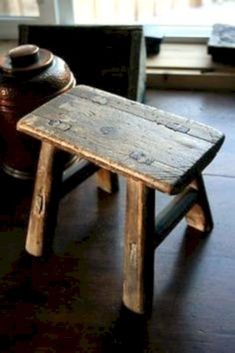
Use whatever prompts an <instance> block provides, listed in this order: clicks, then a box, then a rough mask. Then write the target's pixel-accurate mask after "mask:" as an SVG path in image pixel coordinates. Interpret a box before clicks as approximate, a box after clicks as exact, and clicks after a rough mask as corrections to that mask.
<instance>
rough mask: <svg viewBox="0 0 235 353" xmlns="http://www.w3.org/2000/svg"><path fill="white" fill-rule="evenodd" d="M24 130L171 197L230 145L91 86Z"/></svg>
mask: <svg viewBox="0 0 235 353" xmlns="http://www.w3.org/2000/svg"><path fill="white" fill-rule="evenodd" d="M18 129H19V130H20V131H23V132H25V133H27V134H30V135H32V136H34V137H36V138H38V139H42V140H45V141H47V142H49V143H52V144H53V145H54V146H57V147H59V148H62V149H64V150H66V151H68V152H71V153H75V154H78V155H80V156H82V157H83V158H85V159H87V160H90V161H91V162H94V163H95V164H98V165H99V166H101V167H104V168H105V169H108V170H111V171H114V172H118V173H121V174H123V175H126V176H130V177H132V178H135V179H137V180H140V181H143V182H144V183H146V185H148V186H149V187H153V188H156V189H158V190H160V191H162V192H166V193H169V194H176V193H179V192H181V191H183V189H184V187H185V186H186V185H187V184H189V183H190V182H192V181H193V179H194V178H195V173H196V172H197V171H198V170H199V171H202V170H203V169H204V168H205V167H206V166H207V165H208V164H209V163H210V162H211V160H212V159H213V158H214V156H215V154H216V153H217V151H218V150H219V148H220V146H221V145H222V143H223V140H224V136H223V134H221V133H220V132H218V131H217V130H215V129H213V128H211V127H209V126H207V125H203V124H200V123H197V122H195V121H192V120H189V119H185V118H182V117H179V116H176V115H173V114H170V113H166V112H164V111H161V110H158V109H156V108H152V107H148V106H146V105H143V104H140V103H137V102H133V101H130V100H128V99H125V98H122V97H119V96H116V95H113V94H110V93H107V92H104V91H101V90H98V89H94V88H91V87H88V86H77V87H75V88H73V89H71V90H70V91H69V92H68V93H64V94H62V95H60V96H59V97H57V98H54V99H53V100H51V101H50V102H48V103H46V104H45V105H43V106H41V107H40V108H38V109H36V110H35V111H34V112H32V113H31V114H29V115H28V116H26V117H25V118H24V119H22V120H21V121H20V122H19V123H18Z"/></svg>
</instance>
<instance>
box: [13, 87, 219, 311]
mask: <svg viewBox="0 0 235 353" xmlns="http://www.w3.org/2000/svg"><path fill="white" fill-rule="evenodd" d="M17 127H18V129H19V130H20V131H22V132H25V133H27V134H29V135H31V136H33V137H34V138H37V139H39V140H41V142H42V145H41V151H40V156H39V163H38V169H37V175H36V181H35V188H34V195H33V201H32V207H31V213H30V219H29V226H28V233H27V239H26V249H27V251H28V252H30V253H31V254H33V255H35V256H41V255H42V254H43V253H44V251H45V249H48V247H49V246H48V240H49V239H50V238H51V235H52V234H53V231H54V228H55V224H56V215H57V211H58V203H59V198H58V195H59V194H60V190H59V188H60V186H61V180H62V178H61V176H62V167H61V164H60V163H59V157H60V153H59V151H60V150H65V151H67V152H70V153H73V154H75V155H77V156H78V157H80V158H84V159H85V160H88V161H90V162H89V163H91V164H92V165H95V167H96V165H98V166H99V167H101V168H103V169H102V170H101V171H99V172H101V174H100V175H101V176H102V178H103V180H105V183H106V185H107V184H108V183H107V182H106V181H107V180H112V178H111V177H110V178H109V177H108V176H109V173H110V175H113V174H112V172H115V173H117V174H123V175H124V176H126V177H127V202H126V225H125V249H124V251H125V252H124V279H123V302H124V304H125V305H126V306H127V307H128V308H129V309H131V310H132V311H135V312H137V313H144V312H145V311H146V310H147V308H150V307H151V304H152V294H153V278H154V250H155V248H156V247H157V246H159V245H160V243H161V242H162V241H163V240H164V239H165V238H166V236H167V235H168V234H169V233H170V232H171V230H172V229H173V228H174V227H175V226H176V224H177V223H179V221H180V220H181V219H182V218H183V217H185V218H186V221H187V224H188V226H190V227H193V228H195V229H197V230H199V231H202V232H209V231H211V229H212V227H213V220H212V215H211V212H210V207H209V202H208V199H207V195H206V189H205V186H204V183H203V177H202V171H203V169H204V168H205V167H206V166H207V165H208V164H209V163H210V162H211V161H212V159H213V158H214V156H215V154H216V153H217V151H218V150H219V148H220V146H221V145H222V143H223V140H224V135H223V134H222V133H220V132H219V131H217V130H215V129H213V128H212V127H209V126H206V125H203V124H200V123H198V122H195V121H192V120H189V119H185V118H182V117H179V116H176V115H173V114H169V113H166V112H163V111H161V110H158V109H156V108H151V107H148V106H146V105H144V104H140V103H137V102H133V101H131V100H128V99H125V98H122V97H119V96H116V95H114V94H110V93H107V92H104V91H101V90H98V89H95V88H92V87H88V86H77V87H75V88H73V89H71V90H70V91H69V92H66V93H63V94H62V95H60V96H59V97H56V98H54V99H52V100H51V101H50V102H47V103H46V104H44V105H43V106H41V107H40V108H37V109H36V110H35V111H33V112H32V113H31V114H29V115H27V116H26V117H24V118H23V119H21V120H20V121H19V122H18V125H17ZM93 170H97V169H93ZM85 171H87V169H86V170H85ZM89 175H90V174H89ZM105 183H103V186H104V184H105ZM110 184H111V183H110ZM103 189H107V190H112V187H110V185H109V186H108V187H103ZM155 189H157V190H159V191H161V192H164V193H168V194H170V195H175V194H177V196H175V197H174V198H173V200H172V201H171V203H170V204H169V205H167V207H165V208H164V209H163V210H162V211H161V212H160V213H159V214H158V216H157V217H156V220H155Z"/></svg>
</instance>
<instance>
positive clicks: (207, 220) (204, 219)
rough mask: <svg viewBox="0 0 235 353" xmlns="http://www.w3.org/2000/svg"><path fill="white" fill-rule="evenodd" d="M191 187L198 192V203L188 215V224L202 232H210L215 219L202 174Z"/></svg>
mask: <svg viewBox="0 0 235 353" xmlns="http://www.w3.org/2000/svg"><path fill="white" fill-rule="evenodd" d="M191 187H192V188H194V189H196V190H197V202H196V203H195V205H194V206H193V207H192V208H191V209H190V211H189V212H188V213H187V215H186V220H187V223H188V225H189V226H191V227H193V228H195V229H198V230H199V231H201V232H210V231H211V230H212V228H213V219H212V215H211V210H210V205H209V202H208V199H207V194H206V188H205V185H204V181H203V177H202V175H201V174H199V175H198V176H197V178H196V179H195V180H194V181H193V183H192V184H191Z"/></svg>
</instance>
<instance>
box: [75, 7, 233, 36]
mask: <svg viewBox="0 0 235 353" xmlns="http://www.w3.org/2000/svg"><path fill="white" fill-rule="evenodd" d="M73 6H74V18H75V23H80V24H85V23H86V24H105V23H106V24H107V23H113V24H123V23H124V24H125V23H129V24H130V23H141V24H151V25H156V26H158V27H159V28H160V29H161V33H162V34H163V35H164V34H165V35H167V36H169V35H170V36H180V37H181V36H199V37H202V36H206V37H208V36H209V34H210V31H211V26H212V25H213V24H214V23H224V24H235V21H234V12H235V0H164V1H163V0H74V1H73Z"/></svg>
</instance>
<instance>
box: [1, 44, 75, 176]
mask: <svg viewBox="0 0 235 353" xmlns="http://www.w3.org/2000/svg"><path fill="white" fill-rule="evenodd" d="M74 86H75V79H74V76H73V74H72V72H71V71H70V69H69V67H68V65H67V64H66V63H65V62H64V60H62V59H61V58H59V57H57V56H55V55H53V54H52V53H51V52H50V51H48V50H46V49H41V48H39V47H37V46H36V45H21V46H18V47H16V48H14V49H12V50H10V51H9V53H8V54H7V55H6V56H5V57H3V58H2V59H1V62H0V140H1V155H2V163H1V164H2V169H3V170H4V172H5V173H7V174H9V175H11V176H14V177H17V178H20V179H29V178H32V177H33V176H34V173H35V169H36V163H37V159H38V158H37V157H38V153H39V144H38V142H37V141H35V140H33V139H32V138H30V137H27V136H25V135H23V134H21V133H19V132H18V131H16V124H17V122H18V120H19V119H20V118H21V117H23V116H24V115H26V114H28V113H30V112H31V111H32V110H34V109H36V108H37V107H39V106H40V105H42V104H43V103H45V102H47V101H49V100H50V99H51V98H53V97H55V96H57V95H59V94H61V93H62V92H65V91H67V90H69V89H70V88H72V87H74ZM65 160H66V161H67V162H68V161H69V160H72V157H71V156H70V155H69V156H68V154H66V157H65Z"/></svg>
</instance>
